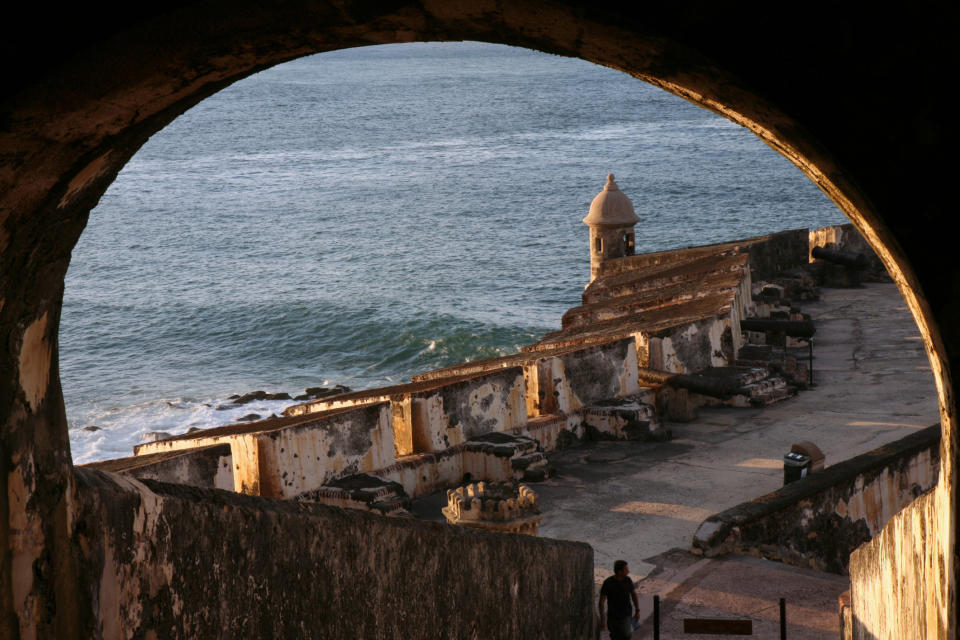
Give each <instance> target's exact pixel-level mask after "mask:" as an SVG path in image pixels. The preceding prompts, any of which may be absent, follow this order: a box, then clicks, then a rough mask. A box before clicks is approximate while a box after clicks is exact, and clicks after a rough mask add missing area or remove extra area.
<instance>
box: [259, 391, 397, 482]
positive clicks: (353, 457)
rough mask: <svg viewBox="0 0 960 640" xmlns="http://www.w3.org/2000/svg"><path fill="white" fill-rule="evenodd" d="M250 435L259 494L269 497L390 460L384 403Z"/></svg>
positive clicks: (390, 439)
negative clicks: (255, 455) (254, 444)
mask: <svg viewBox="0 0 960 640" xmlns="http://www.w3.org/2000/svg"><path fill="white" fill-rule="evenodd" d="M254 437H255V438H256V441H257V453H258V456H257V473H258V474H259V478H260V482H259V485H260V493H259V495H262V496H267V497H270V498H292V497H294V496H296V495H298V494H300V493H303V492H304V491H310V490H311V489H316V488H318V487H320V486H322V485H324V484H326V483H327V482H330V481H331V480H333V479H335V478H338V477H340V476H345V475H352V474H355V473H366V472H369V471H375V470H377V469H382V468H384V467H386V466H388V465H391V464H393V462H394V454H393V426H392V423H391V416H390V405H389V404H388V403H386V402H383V403H380V404H375V405H370V406H367V407H361V408H358V409H353V410H350V411H347V412H344V413H340V414H337V415H334V416H331V417H329V418H325V419H320V420H317V421H315V422H311V423H309V424H306V425H302V426H296V427H290V428H286V429H276V430H272V431H265V432H263V433H259V434H256V435H255V436H254Z"/></svg>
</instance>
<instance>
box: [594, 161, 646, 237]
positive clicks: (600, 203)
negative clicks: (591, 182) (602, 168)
mask: <svg viewBox="0 0 960 640" xmlns="http://www.w3.org/2000/svg"><path fill="white" fill-rule="evenodd" d="M583 221H584V222H585V223H587V224H589V225H591V226H618V227H619V226H625V225H632V224H636V223H638V222H640V218H638V217H637V214H636V213H635V212H634V210H633V203H632V202H630V198H628V197H627V196H626V194H625V193H623V191H620V187H618V186H617V183H616V182H614V181H613V174H612V173H611V174H608V175H607V184H605V185H604V186H603V191H601V192H600V193H599V194H597V197H596V198H594V199H593V202H591V203H590V213H588V214H587V217H586V218H584V219H583Z"/></svg>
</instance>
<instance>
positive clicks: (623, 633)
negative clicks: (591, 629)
mask: <svg viewBox="0 0 960 640" xmlns="http://www.w3.org/2000/svg"><path fill="white" fill-rule="evenodd" d="M629 573H630V567H628V566H627V561H626V560H617V561H616V562H614V563H613V575H612V576H610V577H609V578H607V579H606V580H604V581H603V586H601V587H600V630H601V631H603V630H604V629H609V631H610V640H629V638H630V637H631V636H632V635H633V625H632V624H631V623H630V617H631V616H630V611H631V607H630V601H631V600H633V619H634V620H636V621H638V622H639V620H640V604H639V603H638V602H637V590H636V588H635V587H634V586H633V580H631V579H630V578H628V577H627V575H628V574H629ZM607 603H609V605H610V607H609V610H608V611H607V613H606V615H604V611H603V610H604V604H607Z"/></svg>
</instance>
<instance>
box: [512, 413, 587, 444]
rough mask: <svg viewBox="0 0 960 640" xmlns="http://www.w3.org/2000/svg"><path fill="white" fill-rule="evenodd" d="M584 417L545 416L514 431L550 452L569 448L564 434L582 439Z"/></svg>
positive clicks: (577, 415) (563, 414)
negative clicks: (564, 447)
mask: <svg viewBox="0 0 960 640" xmlns="http://www.w3.org/2000/svg"><path fill="white" fill-rule="evenodd" d="M582 423H583V416H582V415H581V414H580V412H579V411H578V412H574V413H558V414H552V415H543V416H539V417H537V418H533V419H532V420H529V421H528V422H527V424H526V425H524V426H523V427H521V428H517V429H514V430H513V433H515V434H517V435H523V436H529V437H531V438H533V439H534V440H536V441H537V442H538V443H540V448H541V449H543V450H544V451H547V452H550V451H554V450H556V449H560V448H563V446H569V443H564V441H563V436H562V435H561V434H562V433H563V432H565V431H567V432H570V434H571V435H574V436H577V437H580V436H581V435H582V428H581V425H582Z"/></svg>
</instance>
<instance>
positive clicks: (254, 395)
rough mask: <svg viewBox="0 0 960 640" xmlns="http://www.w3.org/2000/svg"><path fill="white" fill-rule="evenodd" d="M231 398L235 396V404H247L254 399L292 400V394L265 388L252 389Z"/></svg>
mask: <svg viewBox="0 0 960 640" xmlns="http://www.w3.org/2000/svg"><path fill="white" fill-rule="evenodd" d="M230 398H234V400H233V404H247V403H248V402H253V401H254V400H291V398H290V394H289V393H286V392H284V391H281V392H280V393H267V392H266V391H263V390H257V391H251V392H250V393H245V394H243V395H242V396H230Z"/></svg>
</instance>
